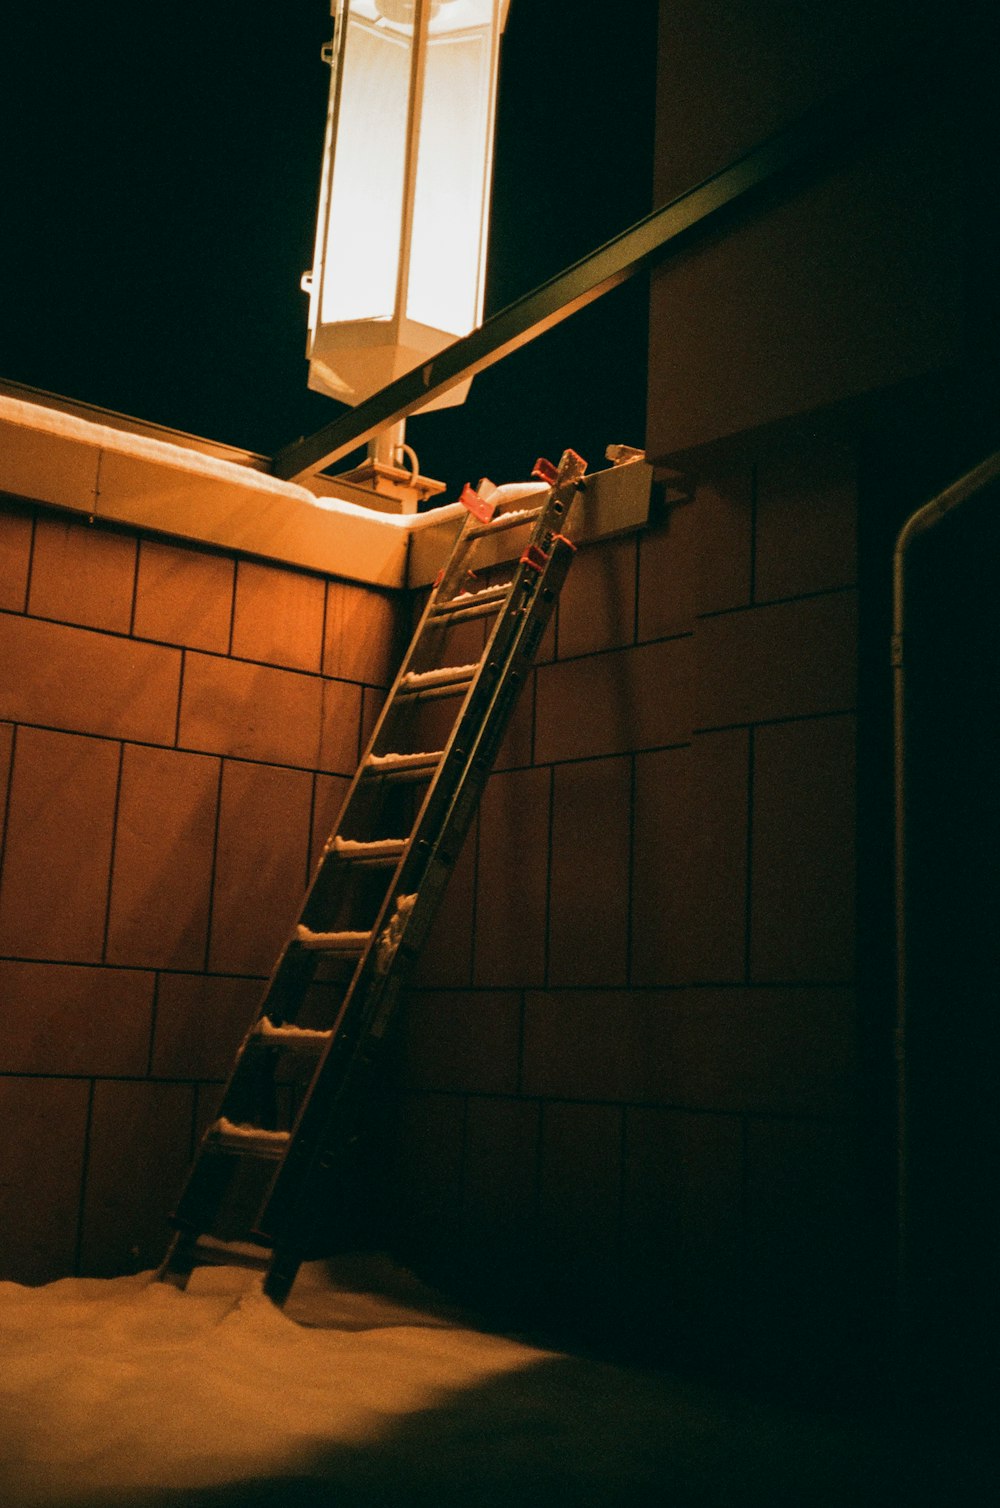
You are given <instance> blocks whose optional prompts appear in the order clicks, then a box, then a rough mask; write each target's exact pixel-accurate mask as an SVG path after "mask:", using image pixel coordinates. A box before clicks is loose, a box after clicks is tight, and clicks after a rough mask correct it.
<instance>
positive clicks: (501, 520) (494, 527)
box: [465, 508, 542, 539]
mask: <svg viewBox="0 0 1000 1508" xmlns="http://www.w3.org/2000/svg"><path fill="white" fill-rule="evenodd" d="M541 512H542V509H541V508H512V509H511V510H510V512H509V513H500V514H498V515H497V517H496V518H495V519H493V520H492V521H491V522H490V523H488V524H474V525H473V527H472V528H471V529H469V530H468V531H467V533H466V536H465V537H466V539H478V538H479V537H480V536H481V535H483V534H502V533H503V531H504V530H505V529H519V528H521V526H522V525H524V524H530V523H532V522H533V521H534V520H535V519H536V518H538V516H539V514H540V513H541Z"/></svg>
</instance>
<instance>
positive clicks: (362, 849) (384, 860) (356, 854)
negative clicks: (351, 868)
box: [327, 837, 407, 867]
mask: <svg viewBox="0 0 1000 1508" xmlns="http://www.w3.org/2000/svg"><path fill="white" fill-rule="evenodd" d="M406 843H407V840H406V838H377V839H375V841H374V842H371V843H357V842H355V840H354V839H353V838H339V837H338V838H333V839H332V840H331V842H330V843H329V845H328V846H327V853H332V854H335V855H336V857H337V858H338V859H343V860H344V861H345V863H348V864H370V865H372V866H380V867H381V866H382V865H390V864H391V865H395V864H397V863H398V862H399V860H400V859H401V858H402V857H403V853H404V851H405V849H406Z"/></svg>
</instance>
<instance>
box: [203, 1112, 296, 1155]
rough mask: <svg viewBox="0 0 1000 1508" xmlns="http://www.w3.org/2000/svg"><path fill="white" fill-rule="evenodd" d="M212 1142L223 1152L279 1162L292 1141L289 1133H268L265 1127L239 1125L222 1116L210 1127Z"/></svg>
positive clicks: (209, 1132) (209, 1134)
mask: <svg viewBox="0 0 1000 1508" xmlns="http://www.w3.org/2000/svg"><path fill="white" fill-rule="evenodd" d="M208 1137H209V1140H210V1142H211V1143H212V1144H213V1145H214V1146H215V1147H216V1148H218V1149H219V1150H220V1151H223V1152H240V1153H242V1154H243V1155H244V1156H249V1157H268V1158H274V1159H275V1160H278V1159H280V1158H282V1157H283V1156H284V1155H285V1148H286V1147H287V1146H288V1143H289V1141H290V1140H291V1134H290V1132H288V1131H268V1130H266V1129H265V1128H264V1127H263V1126H243V1125H237V1123H236V1122H235V1121H230V1120H227V1119H226V1117H225V1116H224V1115H221V1116H220V1117H219V1119H218V1120H217V1121H216V1122H215V1123H214V1125H212V1126H210V1127H209V1130H208Z"/></svg>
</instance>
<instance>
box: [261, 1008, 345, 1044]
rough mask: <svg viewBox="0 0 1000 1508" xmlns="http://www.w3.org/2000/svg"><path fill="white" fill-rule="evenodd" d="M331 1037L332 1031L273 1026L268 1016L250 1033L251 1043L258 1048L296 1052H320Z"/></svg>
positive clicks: (303, 1027) (306, 1027)
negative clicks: (287, 1048)
mask: <svg viewBox="0 0 1000 1508" xmlns="http://www.w3.org/2000/svg"><path fill="white" fill-rule="evenodd" d="M332 1036H333V1032H332V1031H319V1030H316V1029H315V1028H313V1027H311V1026H291V1025H288V1024H284V1023H283V1024H282V1025H281V1026H275V1024H274V1022H273V1021H272V1020H271V1018H270V1016H262V1017H261V1018H260V1020H259V1021H258V1022H257V1025H256V1026H255V1027H254V1029H253V1032H252V1033H251V1041H253V1042H255V1043H256V1044H257V1046H258V1047H291V1048H294V1049H295V1051H296V1052H322V1050H323V1048H324V1046H325V1045H326V1043H327V1042H329V1040H330V1038H331V1037H332Z"/></svg>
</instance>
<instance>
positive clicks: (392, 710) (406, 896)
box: [159, 450, 586, 1304]
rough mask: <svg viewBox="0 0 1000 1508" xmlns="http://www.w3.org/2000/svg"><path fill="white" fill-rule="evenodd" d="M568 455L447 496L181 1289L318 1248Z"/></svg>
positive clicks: (500, 716) (234, 1089) (276, 1265)
mask: <svg viewBox="0 0 1000 1508" xmlns="http://www.w3.org/2000/svg"><path fill="white" fill-rule="evenodd" d="M585 470H586V466H585V463H584V462H583V461H582V460H581V459H580V457H579V456H577V455H576V454H575V453H574V452H573V451H571V450H570V451H567V452H566V453H565V455H564V456H563V458H562V461H561V463H560V465H559V468H558V471H556V469H555V468H554V467H552V466H549V465H548V464H547V463H542V462H540V463H539V466H538V468H536V471H535V475H536V476H540V477H541V478H542V479H543V481H545V482H548V484H549V485H548V490H547V491H545V492H542V493H537V492H536V493H535V494H534V495H533V496H532V497H531V498H530V499H526V500H525V501H527V502H528V503H530V505H531V506H527V507H525V506H523V505H518V503H517V502H516V501H515V502H514V503H513V504H512V506H509V507H503V506H501V507H499V508H494V506H493V505H492V504H491V503H490V501H489V498H488V497H487V498H485V499H484V498H482V497H480V496H479V494H477V493H475V492H473V491H472V489H471V488H467V489H466V492H465V494H463V501H465V502H466V504H467V507H468V508H469V516H468V518H467V519H466V520H465V523H464V525H463V527H462V530H461V532H460V533H459V535H458V538H457V539H456V541H455V545H454V548H453V550H452V553H451V556H450V558H449V560H448V562H447V564H446V565H445V567H444V569H443V570H442V571H441V573H440V575H439V576H438V579H437V582H436V583H435V587H434V590H433V591H432V593H431V595H430V598H429V600H428V603H427V606H426V608H425V610H424V613H423V615H422V617H421V619H420V623H419V625H418V627H417V630H416V633H415V635H414V638H413V641H412V643H411V645H410V647H409V650H408V651H407V653H406V656H405V658H404V660H403V664H402V667H401V669H400V671H399V674H398V676H397V677H396V681H395V684H394V685H393V687H392V689H391V691H390V693H389V695H388V698H387V700H386V703H385V705H384V708H383V711H382V714H381V717H380V718H379V721H378V723H377V725H376V728H375V731H374V733H373V735H372V738H371V740H370V742H369V745H368V748H367V750H366V752H365V754H364V757H363V759H362V761H361V764H360V766H359V768H358V771H357V774H356V775H355V776H354V779H353V781H352V783H351V786H350V788H349V790H348V792H347V796H346V798H345V800H344V803H343V806H342V808H341V811H340V815H339V818H338V821H337V826H336V828H335V830H334V832H333V834H332V835H331V837H330V838H329V839H328V841H327V843H326V846H325V849H324V852H323V856H322V858H321V860H320V862H319V865H318V867H317V869H316V873H315V875H314V878H313V880H312V883H311V885H310V887H309V889H308V891H307V893H306V896H305V899H304V901H303V904H302V907H301V910H300V913H299V920H298V923H297V924H296V926H295V927H294V929H293V931H292V935H291V937H290V938H289V940H288V942H287V943H286V945H285V947H284V949H283V950H282V952H281V954H280V956H279V958H278V961H277V963H276V965H275V968H274V971H273V973H272V974H271V978H270V980H269V981H268V984H267V987H266V989H265V992H264V997H263V1000H262V1002H261V1005H260V1009H259V1012H258V1015H257V1018H256V1020H255V1022H254V1024H253V1025H252V1027H251V1028H250V1030H249V1032H248V1033H247V1035H246V1037H245V1038H244V1040H243V1043H242V1045H241V1047H240V1048H239V1051H238V1053H237V1056H236V1060H235V1063H234V1065H233V1069H232V1073H231V1075H230V1078H229V1082H228V1084H227V1085H226V1088H225V1091H224V1094H223V1098H222V1102H221V1106H220V1110H219V1114H218V1118H217V1119H216V1120H215V1121H214V1122H213V1124H212V1125H210V1126H209V1128H208V1130H207V1131H206V1132H205V1135H204V1137H203V1140H202V1142H201V1146H200V1149H199V1151H198V1153H197V1156H196V1159H195V1162H194V1165H193V1167H192V1169H191V1172H190V1174H189V1176H188V1181H187V1184H186V1186H185V1188H184V1191H183V1193H182V1195H181V1198H180V1201H179V1203H178V1205H177V1209H176V1212H175V1214H174V1215H173V1217H172V1221H171V1223H172V1225H173V1226H174V1228H175V1232H176V1234H175V1236H174V1238H173V1241H172V1243H171V1247H170V1250H169V1252H168V1254H167V1257H166V1259H165V1261H164V1263H163V1266H162V1267H161V1269H160V1274H159V1275H160V1277H161V1278H162V1279H164V1280H166V1281H168V1282H172V1283H174V1284H175V1285H177V1286H179V1287H183V1286H184V1285H185V1283H186V1282H187V1279H188V1277H189V1276H190V1274H191V1272H192V1270H193V1269H194V1268H195V1267H196V1266H201V1265H205V1264H208V1263H213V1262H214V1263H230V1262H236V1263H242V1264H244V1265H252V1266H257V1267H260V1268H262V1269H264V1271H265V1272H266V1276H265V1279H264V1291H265V1292H266V1293H267V1294H269V1295H270V1297H271V1298H272V1299H273V1300H274V1301H275V1302H276V1303H278V1304H281V1303H283V1302H284V1300H285V1298H286V1297H287V1295H288V1292H289V1290H290V1289H291V1286H292V1284H293V1282H294V1281H295V1276H296V1273H297V1272H298V1269H299V1266H300V1264H301V1262H302V1261H303V1260H304V1259H305V1258H306V1256H307V1255H317V1254H318V1253H317V1252H316V1251H315V1250H314V1244H315V1239H316V1231H317V1228H318V1225H319V1224H320V1223H321V1222H322V1220H323V1219H326V1218H328V1215H329V1204H330V1201H331V1199H332V1198H333V1190H334V1189H335V1187H336V1184H337V1180H338V1176H341V1177H342V1176H343V1174H344V1170H345V1166H346V1165H347V1163H348V1160H349V1158H350V1156H351V1144H352V1142H353V1140H354V1139H356V1135H357V1127H358V1121H359V1118H360V1115H361V1113H362V1111H363V1108H364V1104H365V1101H366V1097H367V1094H368V1091H369V1088H370V1086H371V1085H372V1082H373V1076H374V1073H375V1069H376V1064H377V1062H378V1058H379V1051H380V1048H381V1046H382V1044H383V1042H384V1040H385V1035H386V1028H387V1026H388V1024H389V1021H390V1018H391V1015H392V1011H393V1007H394V1005H395V1002H396V999H397V997H398V995H399V992H400V988H401V986H402V984H403V983H404V981H405V979H406V977H407V976H408V974H409V972H410V970H411V969H412V966H413V963H414V962H415V960H416V957H417V955H418V953H419V950H420V947H421V945H422V943H423V942H424V939H425V938H426V936H427V933H428V930H429V927H430V924H431V920H432V918H433V916H434V913H435V910H436V908H437V905H438V903H439V901H440V899H441V897H442V895H443V893H444V890H445V886H446V884H447V881H448V877H449V875H450V873H451V870H452V867H453V865H454V863H455V860H456V858H457V856H458V854H459V851H460V849H461V846H462V841H463V839H464V837H465V835H466V833H467V831H468V828H469V825H470V823H471V820H472V817H473V815H474V812H475V809H476V806H477V804H478V801H479V797H480V795H481V793H482V790H483V787H484V785H485V783H486V779H487V776H488V775H489V772H490V768H491V765H492V763H493V760H494V758H495V757H496V753H497V750H498V748H499V746H500V741H501V738H502V736H503V733H504V730H505V728H506V726H507V723H508V720H509V718H510V714H511V712H512V710H513V707H514V704H515V701H516V698H517V695H518V692H519V690H520V688H521V686H522V685H523V683H524V681H525V679H526V675H527V672H528V670H529V668H530V665H531V662H532V660H533V658H534V655H535V652H536V650H537V647H538V644H539V641H540V640H541V637H542V634H543V632H544V630H545V627H546V624H547V623H548V620H549V618H550V616H551V613H552V610H553V607H554V605H555V601H556V598H557V596H558V593H559V590H560V587H561V586H562V583H563V580H564V579H565V576H566V572H567V570H568V569H569V565H570V562H571V560H572V556H573V546H572V545H571V544H570V542H569V541H568V540H567V539H566V538H565V536H564V534H563V533H562V529H563V527H564V525H565V521H566V517H567V514H568V512H569V509H570V506H571V504H572V502H573V499H574V497H575V495H576V492H577V489H578V488H580V487H581V486H582V485H583V473H584V471H585ZM529 528H530V535H526V531H527V530H528V529H529ZM525 539H527V542H526V543H525ZM519 544H520V545H521V546H522V548H521V549H520V553H519V558H517V557H518V545H519ZM512 560H514V561H515V562H516V563H515V564H514V566H513V570H512V568H511V561H512ZM490 619H492V620H493V622H492V628H489V627H488V626H487V625H488V621H489V620H490ZM477 620H486V624H483V625H479V626H477V627H474V628H473V629H472V630H467V629H466V628H465V625H467V624H474V625H475V624H476V623H477ZM456 631H459V632H458V633H457V634H456ZM484 631H485V632H484ZM469 632H472V633H475V634H477V635H478V636H480V637H483V636H484V637H485V645H484V647H483V649H482V653H481V654H480V656H479V658H478V659H477V660H476V661H475V663H471V664H464V665H448V664H447V663H442V662H443V661H444V660H446V659H447V658H448V656H449V653H451V654H452V655H453V649H450V645H449V641H454V639H455V638H456V637H458V638H460V639H461V638H463V637H467V635H468V633H469ZM448 704H450V707H451V710H450V712H449V707H448ZM456 704H457V708H458V710H457V712H455V711H454V708H455V706H456ZM442 711H443V712H445V713H446V714H448V715H447V716H446V717H445V718H442ZM428 750H432V751H433V752H427V751H428ZM296 1077H297V1078H298V1085H297V1089H296V1088H294V1087H293V1086H294V1085H295V1080H296ZM283 1094H284V1096H285V1103H286V1114H285V1116H284V1117H282V1116H281V1115H280V1114H279V1108H280V1106H281V1104H282V1095H283ZM296 1098H297V1101H298V1108H297V1111H296V1113H295V1114H294V1115H292V1114H291V1113H290V1112H289V1111H288V1109H287V1104H288V1102H289V1101H292V1100H294V1099H296ZM282 1118H284V1119H286V1120H287V1122H288V1125H289V1129H287V1130H286V1129H281V1128H280V1126H279V1120H281V1119H282Z"/></svg>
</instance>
